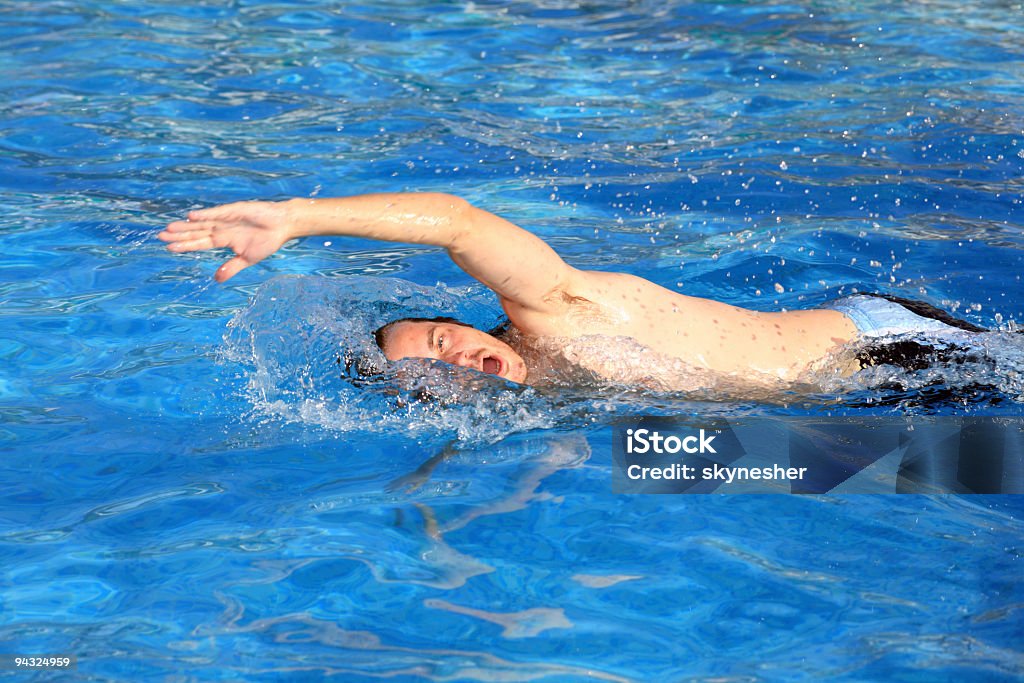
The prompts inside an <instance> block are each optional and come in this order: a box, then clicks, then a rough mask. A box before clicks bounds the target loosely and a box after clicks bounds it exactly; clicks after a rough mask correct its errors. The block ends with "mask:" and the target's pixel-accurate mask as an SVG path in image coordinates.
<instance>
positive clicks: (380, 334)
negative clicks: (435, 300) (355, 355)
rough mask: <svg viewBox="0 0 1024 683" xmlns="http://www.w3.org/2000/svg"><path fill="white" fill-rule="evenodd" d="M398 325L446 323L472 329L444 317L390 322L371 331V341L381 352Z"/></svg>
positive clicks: (467, 324)
mask: <svg viewBox="0 0 1024 683" xmlns="http://www.w3.org/2000/svg"><path fill="white" fill-rule="evenodd" d="M399 323H448V324H449V325H461V326H462V327H473V326H472V325H470V324H469V323H464V322H462V321H461V320H456V319H455V318H451V317H449V316H446V315H439V316H437V317H434V318H399V319H398V320H392V321H391V322H389V323H385V324H383V325H381V326H380V327H378V328H377V329H376V330H374V331H373V340H374V341H375V342H377V347H378V348H380V350H381V351H384V350H385V349H384V347H385V346H386V345H387V343H388V339H389V338H390V337H391V330H392V329H394V327H395V325H397V324H399Z"/></svg>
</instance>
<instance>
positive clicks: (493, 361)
mask: <svg viewBox="0 0 1024 683" xmlns="http://www.w3.org/2000/svg"><path fill="white" fill-rule="evenodd" d="M483 370H484V372H488V373H490V374H492V375H500V374H501V359H500V358H495V357H494V356H487V357H486V358H484V362H483Z"/></svg>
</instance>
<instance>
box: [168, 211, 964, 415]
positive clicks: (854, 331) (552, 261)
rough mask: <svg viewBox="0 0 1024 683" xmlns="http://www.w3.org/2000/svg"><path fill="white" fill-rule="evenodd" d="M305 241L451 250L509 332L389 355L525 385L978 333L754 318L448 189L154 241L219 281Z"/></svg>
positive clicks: (800, 358)
mask: <svg viewBox="0 0 1024 683" xmlns="http://www.w3.org/2000/svg"><path fill="white" fill-rule="evenodd" d="M310 235H348V236H355V237H365V238H371V239H377V240H384V241H397V242H411V243H417V244H427V245H434V246H440V247H444V248H445V249H446V250H447V252H448V254H449V256H450V257H451V258H452V260H453V261H454V262H455V263H456V265H458V266H459V267H461V268H462V269H463V270H464V271H465V272H466V273H468V274H469V275H471V276H472V277H474V278H476V279H477V280H479V281H480V282H481V283H483V284H484V285H485V286H486V287H487V288H489V289H490V290H492V291H493V292H494V293H495V294H497V296H498V299H499V302H500V304H501V306H502V308H503V309H504V311H505V313H506V314H507V316H508V319H509V323H510V324H509V325H508V327H507V328H506V329H505V331H504V332H503V333H502V334H499V335H490V334H487V333H485V332H483V331H481V330H478V329H475V328H473V327H470V326H468V325H465V324H463V323H462V322H460V321H457V320H450V319H441V318H435V319H399V320H397V321H395V320H393V321H391V322H390V323H389V324H387V325H384V326H383V327H377V332H376V335H375V336H376V339H377V342H378V343H379V345H380V347H381V350H382V351H383V353H384V355H385V357H386V358H387V359H388V360H389V361H396V360H401V359H405V358H425V359H434V360H439V361H443V362H445V363H448V364H450V365H453V366H459V367H463V368H469V369H473V370H476V371H479V372H481V373H484V374H491V375H494V376H497V377H500V378H502V379H505V380H508V381H512V382H516V383H520V384H528V385H543V384H552V383H562V384H571V383H573V382H576V381H579V380H580V379H583V380H597V381H604V382H610V383H615V384H620V385H633V386H640V387H645V388H649V389H654V390H659V391H687V392H707V393H709V394H710V395H714V396H742V397H751V396H759V395H765V394H766V393H771V392H776V393H777V392H783V391H787V390H790V389H792V388H794V387H806V386H812V387H813V386H818V387H820V386H823V385H824V384H825V383H826V382H827V381H828V380H832V379H835V378H837V377H845V376H848V375H850V374H852V373H853V372H855V371H857V370H858V369H861V368H863V366H864V365H865V363H872V361H871V358H872V356H871V355H864V354H861V355H857V354H856V353H854V354H851V353H850V348H851V345H858V344H862V343H864V342H868V341H870V342H871V343H873V344H877V343H878V342H879V341H880V340H881V341H885V340H888V339H889V338H891V337H894V336H901V337H905V336H917V335H927V336H929V337H936V338H938V340H939V343H940V344H944V343H946V341H947V340H948V341H949V342H950V343H953V344H960V343H966V341H965V340H966V335H972V334H980V332H976V331H972V330H969V329H967V327H965V326H970V324H969V323H964V324H963V325H958V324H953V325H950V324H949V323H948V322H947V321H944V320H942V319H940V318H941V316H939V317H935V316H928V315H919V313H918V312H915V311H914V310H911V309H910V308H908V307H907V305H906V302H905V301H903V302H900V301H889V300H875V299H872V298H871V297H864V296H856V297H847V298H846V299H843V300H840V301H838V302H835V303H834V304H832V305H826V306H823V307H821V308H817V309H810V310H800V311H782V312H760V311H754V310H747V309H742V308H739V307H736V306H731V305H728V304H725V303H722V302H718V301H713V300H710V299H701V298H697V297H691V296H685V295H682V294H680V293H678V292H674V291H671V290H668V289H665V288H663V287H660V286H658V285H656V284H655V283H653V282H650V281H648V280H646V279H643V278H640V277H637V276H635V275H631V274H627V273H616V272H598V271H583V270H578V269H576V268H573V267H571V266H569V265H568V264H566V263H565V262H564V261H563V260H562V259H561V258H560V257H559V256H558V255H557V254H555V252H554V251H553V250H552V249H551V248H550V247H549V246H548V245H547V244H546V243H544V242H543V241H542V240H540V239H539V238H537V237H536V236H535V235H533V234H531V233H529V232H527V231H525V230H523V229H521V228H519V227H517V226H515V225H513V224H512V223H509V222H508V221H505V220H504V219H501V218H499V217H498V216H495V215H493V214H491V213H488V212H486V211H482V210H480V209H477V208H475V207H472V206H470V205H469V204H468V203H466V202H465V201H463V200H460V199H458V198H455V197H452V196H450V195H443V194H428V193H406V194H381V195H364V196H357V197H347V198H341V199H325V200H319V199H317V200H291V201H287V202H277V203H274V202H243V203H237V204H229V205H226V206H221V207H215V208H211V209H205V210H202V211H195V212H192V213H190V214H189V220H188V221H179V222H175V223H171V224H170V225H168V226H167V228H166V229H165V230H164V232H162V233H160V239H162V240H164V241H166V242H169V245H168V249H170V250H172V251H175V252H188V251H196V250H203V249H211V248H218V247H228V248H231V249H232V250H233V251H234V252H235V254H236V256H235V257H234V258H232V259H230V260H229V261H227V262H226V263H225V264H224V265H222V266H221V268H220V269H218V271H217V276H216V277H217V279H218V280H219V281H224V280H227V279H229V278H231V277H232V276H234V275H235V274H236V273H237V272H239V271H240V270H242V269H243V268H246V267H248V266H250V265H252V264H254V263H257V262H258V261H260V260H261V259H263V258H265V257H266V256H269V255H270V254H272V253H274V252H275V251H276V250H277V249H279V248H280V247H281V245H283V244H284V242H286V241H287V240H289V239H292V238H295V237H302V236H310ZM957 322H962V321H954V323H957Z"/></svg>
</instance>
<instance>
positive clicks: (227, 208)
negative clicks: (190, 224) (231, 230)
mask: <svg viewBox="0 0 1024 683" xmlns="http://www.w3.org/2000/svg"><path fill="white" fill-rule="evenodd" d="M246 203H247V202H235V203H234V204H222V205H221V206H211V207H210V208H208V209H196V210H195V211H189V212H188V219H189V220H190V221H210V220H223V219H227V218H231V217H233V216H236V215H237V214H238V210H239V208H240V207H242V206H244V205H245V204H246Z"/></svg>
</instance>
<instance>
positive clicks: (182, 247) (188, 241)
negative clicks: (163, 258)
mask: <svg viewBox="0 0 1024 683" xmlns="http://www.w3.org/2000/svg"><path fill="white" fill-rule="evenodd" d="M214 246H216V245H214V243H213V238H212V237H210V236H209V235H205V236H201V237H191V238H189V237H188V236H186V237H184V238H181V237H175V238H174V240H173V241H171V243H170V244H168V245H167V249H168V251H202V250H203V249H213V248H214Z"/></svg>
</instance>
